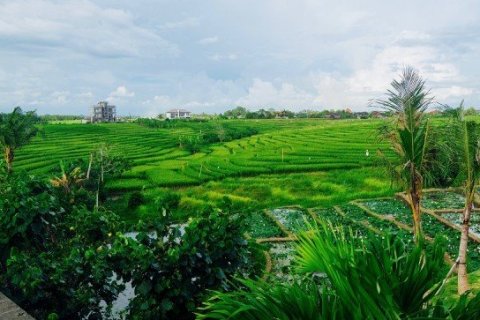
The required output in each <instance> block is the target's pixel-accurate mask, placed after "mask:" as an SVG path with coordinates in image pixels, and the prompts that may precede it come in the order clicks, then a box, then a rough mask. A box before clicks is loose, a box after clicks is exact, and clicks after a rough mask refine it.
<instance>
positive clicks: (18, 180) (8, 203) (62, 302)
mask: <svg viewBox="0 0 480 320" xmlns="http://www.w3.org/2000/svg"><path fill="white" fill-rule="evenodd" d="M59 197H61V195H59V193H58V192H57V190H54V189H53V187H52V186H51V185H50V183H48V182H45V181H42V180H38V179H36V178H34V177H32V176H27V175H20V176H18V175H10V176H9V177H8V179H6V180H5V181H4V183H2V184H1V185H0V217H1V219H0V224H1V225H0V255H1V256H0V266H1V268H2V273H1V275H0V280H1V281H0V283H1V289H2V291H5V292H7V293H8V294H9V295H10V296H12V297H13V298H14V299H15V301H17V302H18V303H20V305H22V307H24V308H25V309H26V310H27V311H29V312H30V313H32V314H33V315H35V316H36V317H38V318H46V317H47V315H48V314H50V313H57V314H58V315H59V317H60V318H64V319H71V318H83V317H86V316H87V315H88V316H89V317H90V318H98V317H100V316H101V314H102V313H103V311H102V309H101V307H100V302H101V301H104V302H106V303H107V305H108V304H111V303H112V301H113V300H114V299H115V297H116V296H117V294H118V292H119V290H121V288H122V285H120V284H118V283H116V281H114V277H113V275H114V274H113V268H112V264H111V263H110V262H109V259H110V253H109V252H108V250H107V248H108V247H109V245H110V244H109V243H110V241H111V237H112V235H113V234H115V233H116V232H117V231H118V230H119V229H122V228H123V227H122V224H121V223H120V222H119V218H118V216H117V215H115V214H113V213H112V212H107V211H103V210H95V211H93V212H92V211H89V210H86V209H83V208H81V207H77V206H72V207H70V208H68V209H67V210H65V208H63V207H62V205H61V204H62V201H61V200H60V199H59ZM73 288H74V290H72V289H73Z"/></svg>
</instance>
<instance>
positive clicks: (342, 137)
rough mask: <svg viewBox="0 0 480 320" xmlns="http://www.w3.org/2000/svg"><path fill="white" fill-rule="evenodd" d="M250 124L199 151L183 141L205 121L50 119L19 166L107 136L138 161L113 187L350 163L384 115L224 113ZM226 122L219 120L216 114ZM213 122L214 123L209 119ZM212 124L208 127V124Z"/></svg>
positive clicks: (70, 152)
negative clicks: (161, 124)
mask: <svg viewBox="0 0 480 320" xmlns="http://www.w3.org/2000/svg"><path fill="white" fill-rule="evenodd" d="M225 122H228V123H229V125H232V123H233V125H234V126H238V127H241V126H251V127H254V128H256V129H257V130H258V131H259V134H258V135H254V136H251V137H249V138H244V139H239V140H234V141H230V142H227V143H222V144H220V143H219V144H214V145H209V146H208V147H207V148H204V149H202V150H201V152H198V153H196V154H193V155H192V154H190V153H189V152H188V151H186V150H184V149H183V148H182V147H181V142H180V141H181V140H182V139H185V137H189V136H194V135H198V134H202V129H203V132H205V130H206V129H205V128H204V126H205V124H203V123H193V124H191V125H188V126H183V127H181V126H179V127H173V128H167V129H149V128H145V127H141V126H139V125H136V124H101V125H75V124H72V125H62V124H57V125H47V126H45V128H44V137H43V138H38V139H36V140H35V141H34V142H33V143H32V144H30V145H28V146H27V147H25V148H24V149H22V150H21V151H20V152H19V153H18V156H17V159H16V164H15V165H16V167H17V168H21V169H26V170H29V171H32V172H34V173H43V172H45V171H47V170H48V169H49V168H51V167H52V166H53V165H55V164H56V163H58V161H59V160H60V159H64V160H66V159H75V158H78V157H85V158H86V157H87V156H88V154H89V152H90V151H91V150H92V149H94V148H95V146H97V145H99V144H100V143H103V142H104V143H108V144H110V145H112V146H113V148H114V150H115V151H117V152H118V153H121V154H123V155H125V156H126V157H127V158H129V159H131V160H132V161H133V163H134V168H133V170H132V171H131V172H130V173H129V174H128V175H127V176H126V177H125V178H124V179H123V180H120V181H116V182H115V183H113V184H112V185H111V188H112V189H117V190H130V189H138V188H139V187H142V186H146V187H147V188H148V187H153V186H183V185H190V184H199V183H202V182H204V181H209V180H218V179H222V178H225V177H231V176H252V175H257V174H261V173H285V172H306V171H322V170H331V169H351V168H359V167H362V166H365V165H371V164H372V157H367V156H366V155H365V154H366V150H367V149H369V150H371V151H370V152H374V151H375V150H376V149H377V148H378V147H379V145H378V144H377V142H376V141H375V130H376V128H377V127H378V125H379V124H380V123H379V122H378V121H366V120H363V121H325V120H245V121H235V122H234V121H232V120H230V121H225ZM217 123H218V124H219V125H222V122H221V121H218V122H217ZM210 127H211V126H210ZM207 129H208V128H207Z"/></svg>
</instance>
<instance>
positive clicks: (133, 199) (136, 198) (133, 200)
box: [127, 191, 145, 209]
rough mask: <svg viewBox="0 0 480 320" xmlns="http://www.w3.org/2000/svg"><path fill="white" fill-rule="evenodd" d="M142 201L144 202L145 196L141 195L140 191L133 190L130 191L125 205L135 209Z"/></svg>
mask: <svg viewBox="0 0 480 320" xmlns="http://www.w3.org/2000/svg"><path fill="white" fill-rule="evenodd" d="M144 203H145V196H144V195H143V193H142V192H140V191H134V192H132V193H130V195H129V197H128V203H127V207H128V208H129V209H135V208H137V207H138V206H140V205H142V204H144Z"/></svg>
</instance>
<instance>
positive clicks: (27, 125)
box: [0, 107, 39, 173]
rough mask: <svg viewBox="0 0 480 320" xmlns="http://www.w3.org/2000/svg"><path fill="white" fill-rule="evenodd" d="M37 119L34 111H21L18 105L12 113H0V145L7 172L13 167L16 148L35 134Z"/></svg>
mask: <svg viewBox="0 0 480 320" xmlns="http://www.w3.org/2000/svg"><path fill="white" fill-rule="evenodd" d="M38 121H39V118H38V117H37V115H36V113H35V112H34V111H29V112H23V111H22V109H21V108H20V107H16V108H15V109H13V112H12V113H9V114H5V113H2V114H0V146H1V147H2V149H3V154H4V159H5V163H6V166H7V171H8V172H9V173H10V172H11V171H12V168H13V160H14V159H15V152H16V150H17V149H19V148H21V147H22V146H24V145H26V144H27V143H29V142H30V140H31V139H32V138H33V137H35V136H36V135H37V133H38V128H37V127H36V126H35V124H36V123H38Z"/></svg>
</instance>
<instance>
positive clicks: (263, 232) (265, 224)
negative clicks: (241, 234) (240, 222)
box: [245, 212, 285, 238]
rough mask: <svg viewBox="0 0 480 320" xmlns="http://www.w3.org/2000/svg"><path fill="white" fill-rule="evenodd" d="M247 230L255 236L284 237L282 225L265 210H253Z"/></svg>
mask: <svg viewBox="0 0 480 320" xmlns="http://www.w3.org/2000/svg"><path fill="white" fill-rule="evenodd" d="M245 223H246V225H247V232H248V234H249V235H250V236H251V237H253V238H275V237H284V236H285V233H284V232H283V231H282V230H281V229H280V227H279V226H278V225H277V224H276V223H275V222H274V221H272V219H270V217H268V216H267V215H266V214H264V213H263V212H252V213H251V214H250V215H249V217H248V218H247V219H245Z"/></svg>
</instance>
